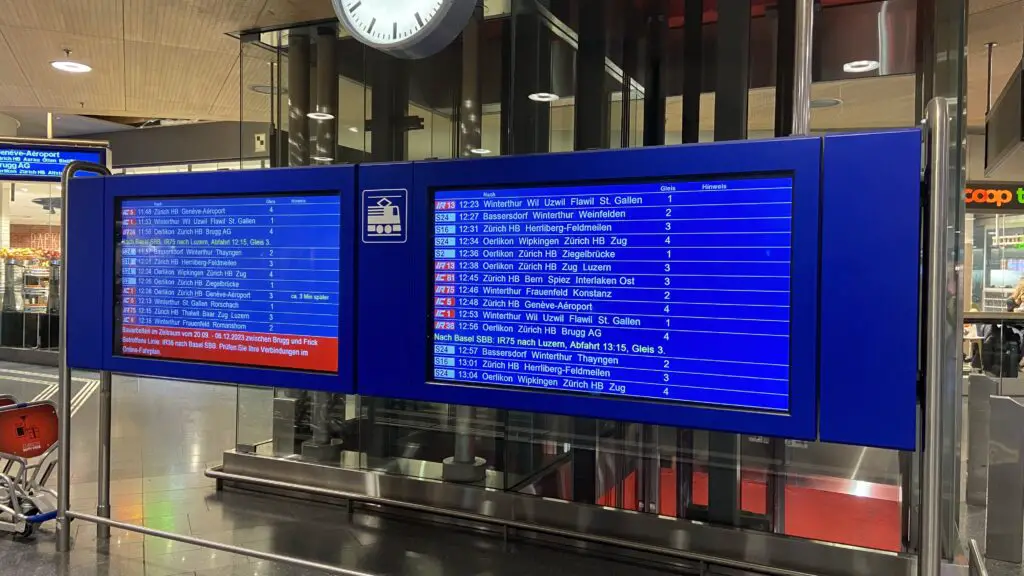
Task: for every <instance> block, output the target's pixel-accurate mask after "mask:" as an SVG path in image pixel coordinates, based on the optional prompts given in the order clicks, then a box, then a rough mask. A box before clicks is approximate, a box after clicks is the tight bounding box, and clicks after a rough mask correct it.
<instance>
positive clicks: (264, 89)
mask: <svg viewBox="0 0 1024 576" xmlns="http://www.w3.org/2000/svg"><path fill="white" fill-rule="evenodd" d="M249 90H252V91H253V92H255V93H257V94H265V95H270V94H277V93H282V94H286V93H287V92H288V90H282V89H280V88H275V87H273V86H269V85H267V84H253V85H252V86H249Z"/></svg>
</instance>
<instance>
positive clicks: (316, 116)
mask: <svg viewBox="0 0 1024 576" xmlns="http://www.w3.org/2000/svg"><path fill="white" fill-rule="evenodd" d="M306 117H307V118H309V119H310V120H334V114H328V113H327V112H310V113H308V114H306Z"/></svg>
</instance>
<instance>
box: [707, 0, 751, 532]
mask: <svg viewBox="0 0 1024 576" xmlns="http://www.w3.org/2000/svg"><path fill="white" fill-rule="evenodd" d="M750 10H751V0H733V1H732V2H730V3H729V10H723V11H721V12H720V13H719V16H718V29H717V34H718V39H717V42H718V54H717V58H718V66H717V68H718V73H717V77H716V85H715V140H718V141H722V140H745V139H746V137H747V108H748V106H747V96H748V92H749V90H750V22H751V14H750ZM708 520H709V521H710V522H712V523H715V524H724V525H726V526H737V525H739V523H740V437H739V436H738V435H736V434H729V433H725V432H711V433H709V434H708Z"/></svg>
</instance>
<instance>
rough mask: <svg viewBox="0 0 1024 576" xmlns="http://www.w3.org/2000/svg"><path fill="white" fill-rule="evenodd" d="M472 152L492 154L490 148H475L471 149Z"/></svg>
mask: <svg viewBox="0 0 1024 576" xmlns="http://www.w3.org/2000/svg"><path fill="white" fill-rule="evenodd" d="M470 153H472V154H479V155H481V156H483V155H484V154H490V153H491V151H490V150H488V149H487V148H473V149H472V150H470Z"/></svg>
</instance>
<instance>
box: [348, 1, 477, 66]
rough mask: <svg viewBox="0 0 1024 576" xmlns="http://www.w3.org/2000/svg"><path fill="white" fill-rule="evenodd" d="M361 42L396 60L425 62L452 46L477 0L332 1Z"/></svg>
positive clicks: (349, 29)
mask: <svg viewBox="0 0 1024 576" xmlns="http://www.w3.org/2000/svg"><path fill="white" fill-rule="evenodd" d="M331 2H333V3H334V11H335V12H336V13H337V14H338V19H339V20H341V23H342V25H343V26H345V28H346V29H347V30H348V31H349V33H351V34H352V35H353V36H355V37H356V38H357V39H358V40H359V41H360V42H362V43H363V44H366V45H367V46H370V47H372V48H376V49H378V50H381V51H383V52H387V53H389V54H392V55H394V56H398V57H399V58H410V59H412V58H425V57H427V56H430V55H431V54H434V53H436V52H439V51H440V50H441V49H442V48H444V47H445V46H447V45H448V44H450V43H451V41H452V40H454V39H455V37H456V36H458V35H459V33H461V32H462V29H463V28H465V26H466V22H468V21H469V18H470V16H472V15H473V9H474V8H476V3H477V0H331Z"/></svg>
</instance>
